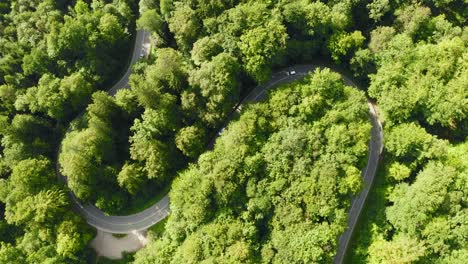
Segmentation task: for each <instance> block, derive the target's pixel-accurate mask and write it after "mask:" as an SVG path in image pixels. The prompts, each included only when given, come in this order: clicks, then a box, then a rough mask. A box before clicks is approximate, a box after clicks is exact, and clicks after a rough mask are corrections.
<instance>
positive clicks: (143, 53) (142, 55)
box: [140, 50, 145, 59]
mask: <svg viewBox="0 0 468 264" xmlns="http://www.w3.org/2000/svg"><path fill="white" fill-rule="evenodd" d="M144 57H145V52H144V51H143V50H142V51H141V53H140V59H142V58H144Z"/></svg>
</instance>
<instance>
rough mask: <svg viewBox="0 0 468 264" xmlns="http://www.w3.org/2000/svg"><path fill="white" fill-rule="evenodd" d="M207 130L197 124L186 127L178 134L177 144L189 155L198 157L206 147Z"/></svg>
mask: <svg viewBox="0 0 468 264" xmlns="http://www.w3.org/2000/svg"><path fill="white" fill-rule="evenodd" d="M205 137H206V135H205V131H204V130H203V129H202V128H200V127H197V126H189V127H184V128H182V129H181V130H179V132H178V133H177V135H176V139H175V140H176V146H177V148H178V149H179V150H180V151H182V153H183V154H184V155H185V156H187V157H192V158H195V157H198V156H199V155H200V154H201V153H202V152H203V150H204V149H205V144H204V142H205Z"/></svg>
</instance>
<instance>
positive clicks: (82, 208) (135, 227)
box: [56, 30, 383, 263]
mask: <svg viewBox="0 0 468 264" xmlns="http://www.w3.org/2000/svg"><path fill="white" fill-rule="evenodd" d="M148 45H149V33H148V32H145V31H142V30H139V31H137V35H136V39H135V46H134V49H133V54H132V58H131V61H130V63H129V67H128V69H127V70H126V72H125V73H124V75H123V76H122V78H121V79H120V80H119V81H118V82H117V83H116V84H115V85H114V86H113V87H112V88H111V89H109V90H108V93H109V94H110V95H115V94H116V93H117V91H118V90H120V89H126V88H128V80H129V76H130V73H131V71H132V66H133V65H134V64H135V63H136V62H137V61H138V59H139V58H140V57H141V55H142V54H144V55H147V54H148V52H149V50H148V48H147V47H148ZM322 67H324V66H323V65H318V64H309V65H296V66H293V67H289V68H285V69H284V70H281V71H278V72H276V73H275V74H273V75H272V76H271V79H270V80H269V81H268V82H267V83H265V84H263V85H259V86H257V87H256V88H255V89H253V90H252V91H251V92H250V93H249V94H248V95H247V96H246V97H245V98H244V99H243V100H242V101H241V102H240V104H239V105H238V106H237V108H236V110H238V111H233V113H232V114H231V115H230V116H229V117H228V118H227V120H226V122H225V125H227V124H228V123H229V121H230V120H232V118H234V117H235V115H236V114H237V112H239V111H240V109H241V108H240V107H239V106H240V105H242V104H246V103H253V102H259V101H262V100H264V99H265V98H266V97H267V94H268V92H267V91H268V90H270V89H272V88H274V87H276V86H277V85H279V84H284V83H289V82H293V81H295V80H298V79H301V78H303V77H304V76H305V75H307V74H308V73H309V72H310V71H313V70H314V69H316V68H322ZM291 71H295V72H296V73H295V74H289V73H290V72H291ZM342 76H343V75H342ZM343 79H344V81H345V84H347V85H350V86H354V87H355V84H354V83H353V82H352V81H351V80H350V79H348V78H346V77H345V76H343ZM369 110H370V111H369V112H370V121H371V123H372V133H371V135H372V136H371V140H370V142H369V158H368V162H367V165H366V168H365V169H364V171H363V172H362V176H363V180H364V188H363V190H362V191H361V193H360V194H359V195H358V196H357V197H355V198H354V199H353V200H352V205H351V209H350V211H349V216H348V229H347V230H346V232H345V233H343V234H342V235H341V237H340V238H339V246H338V252H337V255H336V258H335V263H342V262H343V258H344V255H345V253H346V249H347V248H348V245H349V241H350V239H351V235H352V233H353V230H354V228H355V226H356V223H357V220H358V218H359V215H360V213H361V211H362V208H363V206H364V202H365V200H366V198H367V195H368V193H369V189H370V187H371V185H372V182H373V180H374V177H375V174H376V171H377V167H378V162H379V159H380V155H381V153H382V149H383V134H382V126H381V124H380V121H379V120H378V116H377V115H376V112H375V109H374V106H373V105H372V103H370V102H369ZM83 113H84V111H83V112H82V113H80V115H82V114H83ZM214 140H215V139H213V142H214ZM210 145H212V144H210ZM60 150H61V146H60V147H59V150H58V152H59V153H60ZM56 172H57V176H58V178H59V179H60V180H61V181H63V182H64V183H67V178H66V177H65V176H64V175H62V174H61V172H60V164H59V163H58V162H57V168H56ZM70 196H71V198H72V200H73V209H74V210H75V211H76V212H78V213H80V214H81V215H82V216H83V217H84V218H85V219H86V221H87V222H88V224H89V225H91V226H93V227H95V228H97V229H98V230H101V231H104V232H108V233H116V234H124V233H132V232H135V231H141V230H145V229H147V228H149V227H150V226H152V225H154V224H156V223H158V222H159V221H161V220H163V219H164V218H166V217H167V216H168V215H169V213H170V210H169V197H168V196H167V195H166V196H165V197H163V198H162V199H161V200H160V201H158V202H157V203H155V204H154V205H152V206H151V207H149V208H147V209H145V210H143V211H142V212H140V213H137V214H132V215H127V216H110V215H106V214H104V213H103V212H102V211H101V210H99V209H98V208H96V207H95V206H94V205H90V204H86V205H84V204H82V203H81V202H80V201H79V200H78V199H77V198H76V196H75V195H74V194H73V193H72V192H70Z"/></svg>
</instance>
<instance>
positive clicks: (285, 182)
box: [136, 70, 370, 263]
mask: <svg viewBox="0 0 468 264" xmlns="http://www.w3.org/2000/svg"><path fill="white" fill-rule="evenodd" d="M285 98H287V99H286V100H285ZM351 105H352V107H351ZM369 132H370V124H369V123H368V109H367V104H366V102H365V98H364V96H363V94H362V93H361V92H359V91H357V90H355V89H353V88H351V87H347V86H344V85H343V82H342V80H341V79H340V76H339V75H338V74H336V73H331V72H330V71H329V70H323V71H317V72H315V73H314V74H311V75H310V76H308V77H306V79H305V80H304V81H301V82H299V83H295V84H291V85H286V86H283V87H281V88H278V90H275V92H274V93H273V94H272V95H271V97H270V99H269V101H268V102H266V103H261V104H256V105H250V106H249V107H248V108H247V110H245V112H244V113H243V114H242V115H241V117H240V120H239V121H236V122H234V123H232V124H230V125H229V127H228V128H227V131H226V132H224V133H223V135H222V136H221V137H220V138H219V139H218V140H217V143H216V146H215V148H214V150H213V151H212V152H207V153H205V154H203V155H202V156H201V157H200V159H199V161H198V163H197V164H195V165H192V166H191V167H190V168H189V169H188V170H186V171H184V172H183V173H182V175H180V177H179V178H178V179H177V180H176V182H175V183H174V184H173V186H172V190H171V193H170V197H171V210H172V214H171V216H170V219H169V221H168V223H167V225H166V233H165V236H164V237H163V238H162V239H161V240H156V241H154V242H152V243H153V244H152V245H149V246H148V248H146V249H145V250H143V251H141V252H139V253H138V254H137V258H136V263H180V262H188V263H194V262H195V263H196V262H203V261H215V262H216V261H233V262H242V263H255V262H259V261H260V260H262V261H267V262H268V261H271V262H280V263H284V262H288V263H294V262H300V261H301V260H302V261H306V262H319V261H325V262H328V261H331V259H332V258H333V255H334V253H335V249H336V238H337V236H338V234H340V233H341V232H342V231H343V230H344V228H345V226H346V210H347V208H348V206H349V199H348V197H349V195H350V194H353V193H357V192H358V191H359V190H360V186H361V181H362V180H361V176H360V170H361V169H362V167H363V164H364V162H363V161H365V159H366V154H367V147H366V146H367V142H368V140H369V136H370V133H369ZM298 232H299V233H298ZM206 241H210V242H209V243H208V242H206ZM163 252H165V253H163Z"/></svg>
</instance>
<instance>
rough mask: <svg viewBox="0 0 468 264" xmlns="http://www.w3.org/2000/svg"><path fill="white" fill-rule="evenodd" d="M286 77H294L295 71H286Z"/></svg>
mask: <svg viewBox="0 0 468 264" xmlns="http://www.w3.org/2000/svg"><path fill="white" fill-rule="evenodd" d="M286 74H287V75H295V74H296V71H295V70H292V71H288V72H286Z"/></svg>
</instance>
